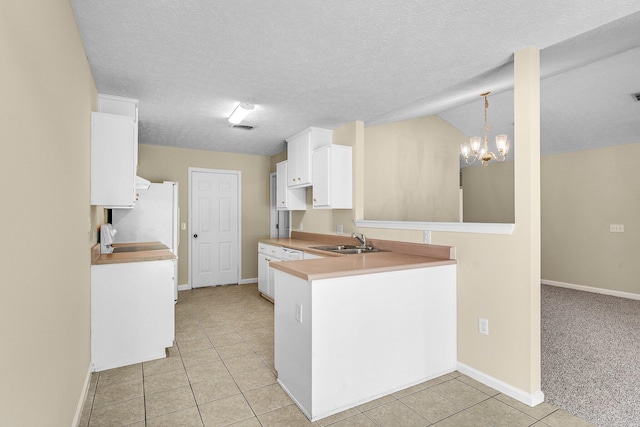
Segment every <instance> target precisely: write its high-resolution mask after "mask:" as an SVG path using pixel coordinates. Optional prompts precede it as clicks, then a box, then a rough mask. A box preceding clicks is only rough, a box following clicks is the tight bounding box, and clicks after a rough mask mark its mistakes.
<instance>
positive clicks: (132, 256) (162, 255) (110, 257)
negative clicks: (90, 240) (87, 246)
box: [91, 242, 176, 265]
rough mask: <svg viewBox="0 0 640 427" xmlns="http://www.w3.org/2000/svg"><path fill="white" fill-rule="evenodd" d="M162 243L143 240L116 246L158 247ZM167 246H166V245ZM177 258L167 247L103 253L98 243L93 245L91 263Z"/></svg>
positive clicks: (101, 263) (102, 263)
mask: <svg viewBox="0 0 640 427" xmlns="http://www.w3.org/2000/svg"><path fill="white" fill-rule="evenodd" d="M158 245H161V243H160V242H141V243H119V244H114V245H113V246H114V247H123V246H137V247H141V246H149V247H157V246H158ZM165 247H166V246H165ZM172 259H176V256H175V255H174V254H173V253H172V252H171V251H170V250H169V248H166V249H154V250H152V249H150V250H141V251H138V252H120V253H112V254H101V253H100V244H99V243H96V244H95V245H93V246H92V247H91V265H105V264H122V263H128V262H145V261H165V260H172Z"/></svg>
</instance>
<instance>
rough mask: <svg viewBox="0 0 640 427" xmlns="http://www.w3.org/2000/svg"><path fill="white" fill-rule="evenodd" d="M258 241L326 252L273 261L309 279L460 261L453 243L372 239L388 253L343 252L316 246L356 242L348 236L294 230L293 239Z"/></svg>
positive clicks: (272, 265) (273, 263) (435, 265)
mask: <svg viewBox="0 0 640 427" xmlns="http://www.w3.org/2000/svg"><path fill="white" fill-rule="evenodd" d="M258 241H259V242H260V243H265V244H271V245H278V246H282V247H287V248H291V249H297V250H301V251H305V252H312V253H315V254H318V255H323V256H324V258H321V259H311V260H300V261H285V262H272V263H270V265H271V267H273V268H275V269H277V270H280V271H283V272H285V273H288V274H291V275H293V276H296V277H299V278H301V279H304V280H308V281H313V280H321V279H331V278H337V277H348V276H356V275H362V274H374V273H383V272H389V271H398V270H408V269H415V268H426V267H438V266H443V265H451V264H457V261H456V260H455V251H454V248H453V247H449V246H437V245H424V244H417V243H408V242H396V241H389V240H374V239H371V240H369V242H370V243H371V245H372V246H373V247H375V248H379V249H384V250H386V251H388V252H371V253H367V254H360V255H342V254H336V253H332V252H327V251H322V250H318V249H313V246H321V245H326V244H354V242H353V241H352V240H351V238H349V237H346V236H332V235H323V234H314V233H301V232H293V233H292V237H291V238H280V239H274V238H263V239H259V240H258ZM355 244H357V243H355Z"/></svg>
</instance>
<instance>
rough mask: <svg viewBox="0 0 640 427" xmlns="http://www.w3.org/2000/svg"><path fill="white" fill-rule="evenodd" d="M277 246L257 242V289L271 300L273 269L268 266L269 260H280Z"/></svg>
mask: <svg viewBox="0 0 640 427" xmlns="http://www.w3.org/2000/svg"><path fill="white" fill-rule="evenodd" d="M280 251H281V248H280V247H279V246H274V245H267V244H265V243H258V291H260V293H261V294H262V295H264V296H266V297H268V298H270V299H271V300H274V299H275V291H274V286H273V269H271V268H269V263H270V262H271V261H282V257H281V256H279V255H280Z"/></svg>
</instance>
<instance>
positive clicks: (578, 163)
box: [541, 144, 640, 294]
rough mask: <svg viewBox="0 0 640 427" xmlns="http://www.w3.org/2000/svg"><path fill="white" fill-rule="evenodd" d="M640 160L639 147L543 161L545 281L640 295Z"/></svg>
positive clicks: (633, 145)
mask: <svg viewBox="0 0 640 427" xmlns="http://www.w3.org/2000/svg"><path fill="white" fill-rule="evenodd" d="M638 158H640V144H629V145H622V146H617V147H610V148H601V149H597V150H586V151H579V152H573V153H565V154H556V155H551V156H545V157H543V158H542V174H541V179H542V182H541V186H542V278H543V279H546V280H552V281H557V282H564V283H570V284H575V285H583V286H591V287H596V288H604V289H609V290H614V291H621V292H630V293H634V294H640V282H639V281H638V277H640V263H639V262H638V260H639V259H640V239H638V231H639V230H640V215H639V213H640V196H639V195H638V194H639V193H638V183H639V182H640V168H638V162H637V160H638ZM610 224H623V225H624V226H625V232H624V233H610V232H609V225H610Z"/></svg>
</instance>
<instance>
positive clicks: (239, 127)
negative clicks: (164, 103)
mask: <svg viewBox="0 0 640 427" xmlns="http://www.w3.org/2000/svg"><path fill="white" fill-rule="evenodd" d="M639 95H640V94H639ZM231 127H232V128H235V129H244V130H251V129H253V126H251V125H231Z"/></svg>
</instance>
